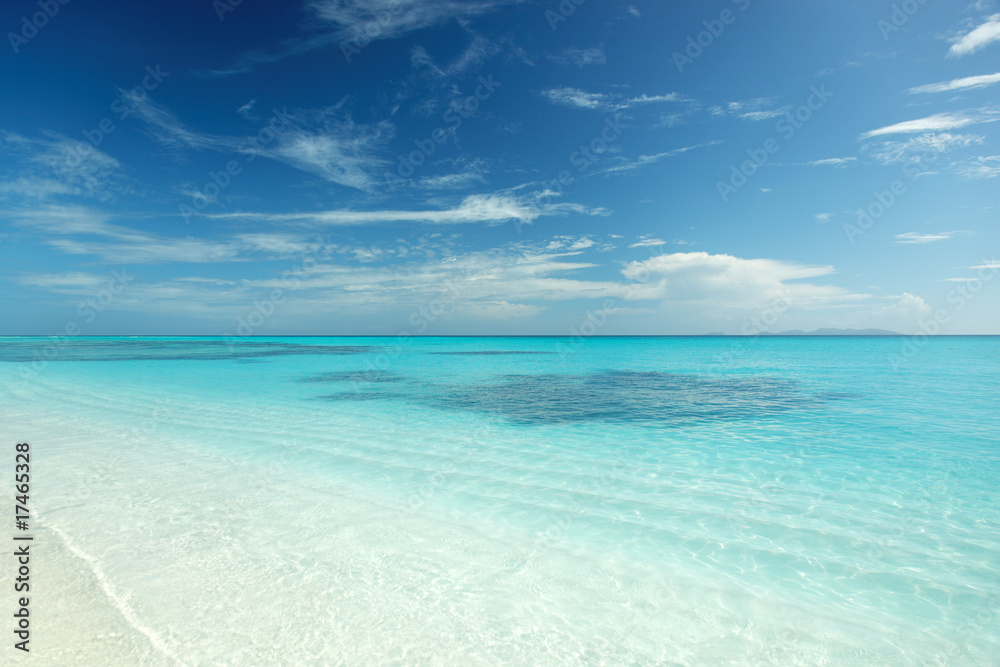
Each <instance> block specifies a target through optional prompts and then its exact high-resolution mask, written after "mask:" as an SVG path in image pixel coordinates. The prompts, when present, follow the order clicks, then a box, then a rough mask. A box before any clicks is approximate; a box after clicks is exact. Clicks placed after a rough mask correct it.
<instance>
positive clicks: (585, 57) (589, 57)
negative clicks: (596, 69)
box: [548, 48, 607, 67]
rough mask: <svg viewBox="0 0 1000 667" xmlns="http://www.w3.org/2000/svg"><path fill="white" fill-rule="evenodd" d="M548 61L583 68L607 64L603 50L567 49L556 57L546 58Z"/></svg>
mask: <svg viewBox="0 0 1000 667" xmlns="http://www.w3.org/2000/svg"><path fill="white" fill-rule="evenodd" d="M548 58H549V60H552V61H554V62H557V63H559V64H560V65H567V66H575V67H585V66H587V65H603V64H605V63H606V62H607V58H606V57H605V55H604V50H603V49H599V48H593V49H576V48H568V49H566V50H565V51H562V52H561V53H559V54H557V55H554V56H552V55H550V56H548Z"/></svg>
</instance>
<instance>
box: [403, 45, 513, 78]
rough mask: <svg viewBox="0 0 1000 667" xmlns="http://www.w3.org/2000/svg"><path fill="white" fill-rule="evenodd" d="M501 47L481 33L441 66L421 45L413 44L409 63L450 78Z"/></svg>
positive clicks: (433, 73)
mask: <svg viewBox="0 0 1000 667" xmlns="http://www.w3.org/2000/svg"><path fill="white" fill-rule="evenodd" d="M500 49H501V47H500V45H499V44H496V43H494V42H492V41H490V40H489V39H487V38H486V37H483V36H482V35H476V36H474V37H473V38H472V41H471V42H470V43H469V46H467V47H466V48H465V50H464V51H462V53H460V54H459V55H458V57H456V58H455V59H454V60H453V61H452V62H451V63H449V64H448V65H446V66H444V67H441V66H439V65H437V63H435V62H434V59H433V58H432V57H431V55H430V54H429V53H428V52H427V49H425V48H424V47H423V46H419V45H418V46H415V47H413V50H412V51H411V52H410V65H411V66H413V67H414V68H416V69H421V70H425V71H427V72H429V73H430V74H432V75H434V76H436V77H440V78H442V79H446V78H450V77H453V76H455V75H458V74H462V73H463V72H465V71H467V70H468V69H470V68H472V67H474V66H476V65H479V64H481V63H483V62H485V61H486V60H488V59H489V58H490V57H492V56H494V55H496V54H497V53H498V52H499V51H500Z"/></svg>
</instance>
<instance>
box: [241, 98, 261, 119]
mask: <svg viewBox="0 0 1000 667" xmlns="http://www.w3.org/2000/svg"><path fill="white" fill-rule="evenodd" d="M256 104H257V100H250V101H249V102H247V103H246V104H244V105H243V106H241V107H240V108H239V109H237V110H236V113H238V114H239V115H241V116H243V117H244V118H255V116H251V115H250V114H251V113H252V112H253V108H254V105H256Z"/></svg>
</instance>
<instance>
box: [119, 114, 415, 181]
mask: <svg viewBox="0 0 1000 667" xmlns="http://www.w3.org/2000/svg"><path fill="white" fill-rule="evenodd" d="M135 113H136V116H137V117H138V118H139V119H141V120H142V121H143V122H145V123H146V126H147V129H148V131H149V134H150V135H151V136H152V137H153V138H154V139H156V140H157V141H159V142H160V143H161V144H163V145H164V146H166V147H167V148H169V149H170V150H172V151H174V152H175V153H180V152H181V151H182V150H183V149H192V150H214V151H219V152H226V153H238V154H244V155H253V156H260V157H265V158H268V159H271V160H276V161H279V162H284V163H285V164H288V165H290V166H292V167H295V168H296V169H300V170H302V171H305V172H308V173H311V174H314V175H316V176H318V177H320V178H322V179H323V180H326V181H330V182H332V183H337V184H339V185H343V186H345V187H349V188H354V189H357V190H364V191H370V190H372V189H374V188H375V186H376V185H377V184H378V183H380V182H381V180H380V179H379V177H378V176H377V175H376V174H377V172H378V171H379V170H380V169H382V168H383V167H384V166H385V165H386V164H388V161H387V160H386V159H385V158H382V157H380V156H379V153H380V152H381V151H382V150H383V149H384V146H385V145H386V144H387V143H388V141H389V140H390V139H391V138H392V137H393V136H394V134H395V128H394V126H393V125H392V123H389V122H388V121H381V122H379V123H375V124H372V125H363V124H358V123H355V122H354V121H353V120H352V119H351V117H350V115H349V114H347V113H346V112H345V111H343V110H342V109H341V108H340V105H337V106H333V107H327V108H324V109H314V110H305V109H300V110H295V111H292V112H289V111H288V110H287V109H283V110H281V111H278V110H277V109H276V110H274V114H273V115H272V117H271V119H270V120H269V121H268V122H267V123H266V124H264V126H263V127H262V129H261V130H260V132H258V133H257V134H256V136H246V137H231V136H220V135H213V134H208V133H204V132H197V131H194V130H191V129H189V128H188V127H186V126H185V125H184V123H182V122H181V121H180V120H179V119H178V118H177V117H176V116H175V115H174V114H173V113H171V112H170V111H168V110H167V109H166V108H164V107H162V106H160V105H159V104H157V103H155V102H153V101H152V100H150V99H146V100H143V101H142V102H139V103H136V104H135Z"/></svg>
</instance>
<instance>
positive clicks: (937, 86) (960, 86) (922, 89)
mask: <svg viewBox="0 0 1000 667" xmlns="http://www.w3.org/2000/svg"><path fill="white" fill-rule="evenodd" d="M996 83H1000V72H997V73H996V74H982V75H980V76H967V77H964V78H961V79H952V80H951V81H942V82H940V83H928V84H926V85H923V86H916V87H915V88H910V89H909V90H908V91H906V92H907V93H909V94H911V95H914V94H918V93H946V92H949V91H953V90H973V89H975V88H986V87H987V86H992V85H994V84H996Z"/></svg>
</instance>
